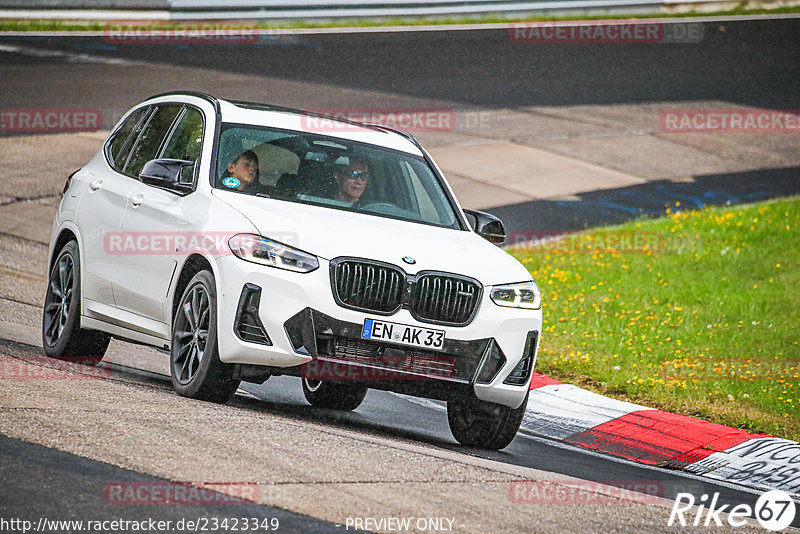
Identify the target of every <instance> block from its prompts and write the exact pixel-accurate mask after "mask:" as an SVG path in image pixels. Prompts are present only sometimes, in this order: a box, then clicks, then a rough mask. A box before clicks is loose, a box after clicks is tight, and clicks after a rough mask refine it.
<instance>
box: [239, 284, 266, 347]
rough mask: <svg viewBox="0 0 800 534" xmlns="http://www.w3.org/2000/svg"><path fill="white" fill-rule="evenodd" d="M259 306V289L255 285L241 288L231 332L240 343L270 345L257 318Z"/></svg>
mask: <svg viewBox="0 0 800 534" xmlns="http://www.w3.org/2000/svg"><path fill="white" fill-rule="evenodd" d="M260 305H261V288H260V287H258V286H257V285H255V284H249V283H248V284H245V285H244V287H243V288H242V294H241V295H240V296H239V304H238V306H237V307H236V321H235V322H234V323H233V331H234V332H235V333H236V336H237V337H238V338H239V339H241V340H242V341H247V342H250V343H257V344H259V345H272V341H271V340H270V339H269V336H268V335H267V331H266V329H265V328H264V324H263V323H262V322H261V319H259V317H258V310H259V306H260Z"/></svg>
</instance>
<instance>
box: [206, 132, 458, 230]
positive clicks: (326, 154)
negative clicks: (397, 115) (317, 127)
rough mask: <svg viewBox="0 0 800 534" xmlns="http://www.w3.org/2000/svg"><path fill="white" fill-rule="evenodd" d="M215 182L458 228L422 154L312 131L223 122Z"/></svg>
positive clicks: (255, 192)
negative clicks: (309, 132) (303, 131)
mask: <svg viewBox="0 0 800 534" xmlns="http://www.w3.org/2000/svg"><path fill="white" fill-rule="evenodd" d="M218 154H219V156H218V159H217V168H216V175H215V178H216V180H215V183H214V187H217V188H220V189H227V190H232V191H238V192H241V193H245V194H250V195H260V196H269V197H270V198H276V199H280V200H287V201H291V202H300V203H303V204H314V205H318V206H325V207H329V208H332V209H340V210H347V211H356V212H361V213H366V214H369V215H375V216H381V217H390V218H394V219H404V220H409V221H414V222H420V223H425V224H431V225H436V226H444V227H448V228H459V229H460V228H461V225H460V224H459V221H458V218H457V216H456V212H455V209H454V207H453V205H452V203H451V201H450V199H449V198H448V196H447V194H446V193H445V191H444V189H443V187H442V184H441V183H440V182H439V180H438V179H437V178H436V175H435V174H434V173H433V171H432V170H431V168H430V167H429V166H428V164H427V163H426V162H425V160H424V159H423V158H421V157H417V156H414V155H411V154H405V153H402V152H397V151H394V150H390V149H384V148H380V147H376V146H375V145H368V144H364V143H358V142H354V141H348V140H343V139H338V138H334V137H325V136H321V135H316V134H308V133H302V132H293V131H287V130H278V129H273V128H265V127H260V126H249V125H240V124H227V125H223V128H222V132H221V134H220V144H219V151H218Z"/></svg>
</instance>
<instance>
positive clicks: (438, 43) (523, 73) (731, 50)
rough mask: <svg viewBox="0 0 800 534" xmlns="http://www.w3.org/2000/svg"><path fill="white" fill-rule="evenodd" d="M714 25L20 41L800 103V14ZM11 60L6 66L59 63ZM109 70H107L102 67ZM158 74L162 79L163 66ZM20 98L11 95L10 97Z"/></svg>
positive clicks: (267, 71)
mask: <svg viewBox="0 0 800 534" xmlns="http://www.w3.org/2000/svg"><path fill="white" fill-rule="evenodd" d="M703 26H704V35H703V41H702V43H701V46H698V45H697V44H694V43H684V44H658V45H649V44H642V43H639V44H623V43H610V44H593V45H591V46H585V45H582V44H579V43H575V44H543V43H542V44H534V43H527V44H525V43H514V42H512V41H511V40H510V39H509V35H508V32H507V31H505V30H485V31H448V32H416V33H405V32H398V33H355V34H345V35H341V34H338V35H281V34H277V35H273V36H267V37H265V38H264V39H263V40H262V42H259V43H258V44H255V45H247V46H236V45H231V46H224V45H182V46H181V45H137V46H122V45H118V44H113V43H109V42H106V40H104V39H103V38H99V37H95V38H70V39H67V38H63V37H58V38H41V37H37V38H28V39H14V40H13V41H14V42H24V43H28V44H30V45H35V44H37V43H44V44H46V45H47V46H49V47H50V46H56V47H61V48H63V49H65V50H73V51H81V52H91V53H93V54H98V55H107V56H110V57H115V58H127V59H131V60H137V59H139V60H147V61H152V62H156V63H164V64H170V65H184V66H193V67H202V68H210V69H216V70H221V71H227V72H231V73H241V74H255V75H263V76H271V77H279V78H283V79H289V80H298V81H313V82H316V83H320V84H324V85H325V86H329V87H331V88H335V87H341V88H351V89H362V90H366V91H382V92H388V93H394V94H400V95H405V96H406V97H409V98H410V99H439V100H444V101H455V102H459V103H461V104H462V105H463V106H465V107H475V106H480V107H482V108H488V109H492V108H500V107H522V106H541V105H556V106H559V105H580V104H622V103H645V102H653V101H659V102H691V101H698V100H725V101H729V102H735V103H738V104H742V105H746V106H752V107H763V108H771V109H798V108H800V92H798V91H797V82H798V79H800V62H798V56H797V51H798V50H800V19H787V20H770V21H748V22H730V23H717V24H704V25H703ZM0 57H2V61H3V63H6V62H14V61H24V62H26V63H28V62H31V61H38V62H40V63H42V64H46V63H49V62H51V61H54V60H53V59H48V58H46V57H42V58H38V59H36V60H33V59H31V58H20V57H19V56H12V57H9V56H6V55H2V56H0ZM55 61H58V60H57V59H55ZM97 75H98V76H102V69H98V71H97ZM153 79H154V82H155V83H158V72H157V71H155V72H153ZM42 81H43V80H42ZM32 82H33V83H35V82H36V81H32ZM187 82H188V80H187ZM18 96H20V95H3V100H4V102H3V103H4V105H8V104H9V103H12V102H13V100H14V99H15V98H16V97H18ZM74 96H80V95H74ZM92 96H93V95H83V97H84V98H85V99H86V103H87V104H92V103H94V102H96V101H94V100H92ZM114 96H115V98H116V99H118V100H119V101H120V102H121V103H122V105H123V106H124V107H129V106H130V105H133V104H135V103H136V102H138V101H139V100H141V99H143V98H144V97H146V96H149V95H146V94H127V93H125V92H124V91H122V92H118V93H116V94H115V95H114ZM219 96H226V95H219ZM231 96H233V97H235V96H236V95H235V94H234V95H231ZM269 96H270V97H271V98H270V99H269V101H270V102H272V103H275V104H283V103H285V102H287V101H289V100H293V97H292V96H291V95H281V94H274V95H269ZM308 104H309V107H312V106H314V105H315V104H316V103H314V102H309V103H308Z"/></svg>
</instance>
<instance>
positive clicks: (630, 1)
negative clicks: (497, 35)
mask: <svg viewBox="0 0 800 534" xmlns="http://www.w3.org/2000/svg"><path fill="white" fill-rule="evenodd" d="M734 1H735V0H538V1H535V0H460V1H456V0H384V1H380V0H330V1H326V0H0V17H25V18H35V17H36V14H37V13H39V14H41V15H45V14H46V16H45V18H59V14H63V16H65V17H68V16H74V17H77V18H89V19H91V18H101V19H108V18H114V17H116V18H121V19H122V18H126V17H127V16H131V15H133V17H132V18H142V17H144V18H147V17H148V16H150V15H148V12H150V13H151V15H152V16H154V17H155V18H167V19H171V20H213V19H217V20H220V19H277V20H288V19H337V18H339V19H341V18H353V19H355V18H386V17H398V18H404V17H405V18H413V17H458V16H467V17H469V16H479V15H486V14H495V15H509V16H519V15H523V14H526V13H530V14H534V13H562V12H578V13H609V12H617V13H620V12H624V13H632V14H635V13H644V12H649V13H652V12H658V11H661V8H662V7H665V6H667V5H672V4H675V3H676V2H678V3H691V4H692V5H695V6H696V5H698V4H707V5H709V4H718V5H720V6H724V5H728V4H732V2H734ZM156 13H158V16H156Z"/></svg>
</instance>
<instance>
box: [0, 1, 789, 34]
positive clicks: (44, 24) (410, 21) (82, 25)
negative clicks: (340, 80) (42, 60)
mask: <svg viewBox="0 0 800 534" xmlns="http://www.w3.org/2000/svg"><path fill="white" fill-rule="evenodd" d="M744 5H745V4H744V3H743V4H742V7H738V8H736V9H731V10H727V11H714V12H708V13H706V12H696V11H689V12H686V13H645V14H641V13H640V14H635V15H634V14H611V13H609V14H604V15H581V14H574V15H561V16H544V15H531V16H527V17H506V16H499V15H486V16H482V17H450V18H419V17H415V18H381V19H341V20H339V19H336V20H324V21H315V22H310V21H306V20H287V21H281V22H270V21H263V20H262V21H253V22H249V21H244V22H238V21H237V22H236V23H237V24H243V25H249V24H256V25H257V26H258V27H259V28H262V29H298V28H342V27H381V26H421V25H452V24H486V23H510V22H542V21H556V20H606V19H651V18H682V17H698V16H700V17H714V16H732V15H773V14H790V13H800V6H782V7H777V8H772V9H766V8H757V9H748V8H746V7H744ZM108 22H109V21H91V20H37V19H27V20H25V19H5V20H0V31H102V30H103V29H104V28H105V27H106V25H107V24H108ZM141 24H142V25H152V26H153V27H159V26H162V27H163V26H165V25H168V26H169V27H174V26H175V25H180V24H186V25H191V24H192V22H188V21H187V22H185V23H184V22H174V23H165V22H152V21H142V22H141ZM210 24H232V23H231V22H229V21H211V22H210Z"/></svg>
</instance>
